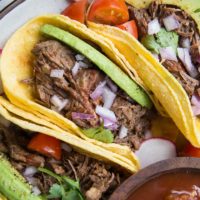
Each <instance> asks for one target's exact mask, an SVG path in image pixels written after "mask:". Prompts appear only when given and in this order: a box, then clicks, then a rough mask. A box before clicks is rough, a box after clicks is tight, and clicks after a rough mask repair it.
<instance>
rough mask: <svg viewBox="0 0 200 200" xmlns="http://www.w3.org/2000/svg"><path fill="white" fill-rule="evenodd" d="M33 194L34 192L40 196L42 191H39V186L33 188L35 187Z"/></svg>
mask: <svg viewBox="0 0 200 200" xmlns="http://www.w3.org/2000/svg"><path fill="white" fill-rule="evenodd" d="M32 192H33V194H34V195H36V196H38V195H40V194H41V191H40V189H39V188H38V187H37V186H33V187H32Z"/></svg>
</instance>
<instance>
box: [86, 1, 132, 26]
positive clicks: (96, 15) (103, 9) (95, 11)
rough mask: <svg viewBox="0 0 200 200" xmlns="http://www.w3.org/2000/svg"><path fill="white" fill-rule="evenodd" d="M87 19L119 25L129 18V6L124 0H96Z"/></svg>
mask: <svg viewBox="0 0 200 200" xmlns="http://www.w3.org/2000/svg"><path fill="white" fill-rule="evenodd" d="M87 20H89V21H92V22H96V23H102V24H108V25H119V24H122V23H124V22H127V21H128V20H129V13H128V7H127V6H126V3H125V1H124V0H94V1H93V2H92V4H91V6H90V9H89V12H88V16H87Z"/></svg>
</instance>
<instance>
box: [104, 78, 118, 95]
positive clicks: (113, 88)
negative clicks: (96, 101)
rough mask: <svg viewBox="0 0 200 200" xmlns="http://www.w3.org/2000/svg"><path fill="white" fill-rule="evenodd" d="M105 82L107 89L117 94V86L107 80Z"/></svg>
mask: <svg viewBox="0 0 200 200" xmlns="http://www.w3.org/2000/svg"><path fill="white" fill-rule="evenodd" d="M106 82H107V85H108V87H109V88H110V89H111V90H112V91H113V92H117V90H118V87H117V85H116V84H115V83H114V82H113V81H111V80H110V79H109V78H107V79H106Z"/></svg>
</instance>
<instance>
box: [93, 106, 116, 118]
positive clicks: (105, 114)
mask: <svg viewBox="0 0 200 200" xmlns="http://www.w3.org/2000/svg"><path fill="white" fill-rule="evenodd" d="M95 111H96V113H97V114H98V115H99V116H101V117H102V118H103V119H108V120H109V121H112V122H117V118H116V116H115V113H114V112H113V111H111V110H109V109H107V108H104V107H102V106H97V107H96V110H95Z"/></svg>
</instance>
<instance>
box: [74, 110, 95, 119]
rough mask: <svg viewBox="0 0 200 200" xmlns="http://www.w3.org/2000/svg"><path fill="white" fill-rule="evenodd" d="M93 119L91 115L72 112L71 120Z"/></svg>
mask: <svg viewBox="0 0 200 200" xmlns="http://www.w3.org/2000/svg"><path fill="white" fill-rule="evenodd" d="M94 118H95V116H94V115H93V114H86V113H78V112H72V119H94Z"/></svg>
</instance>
